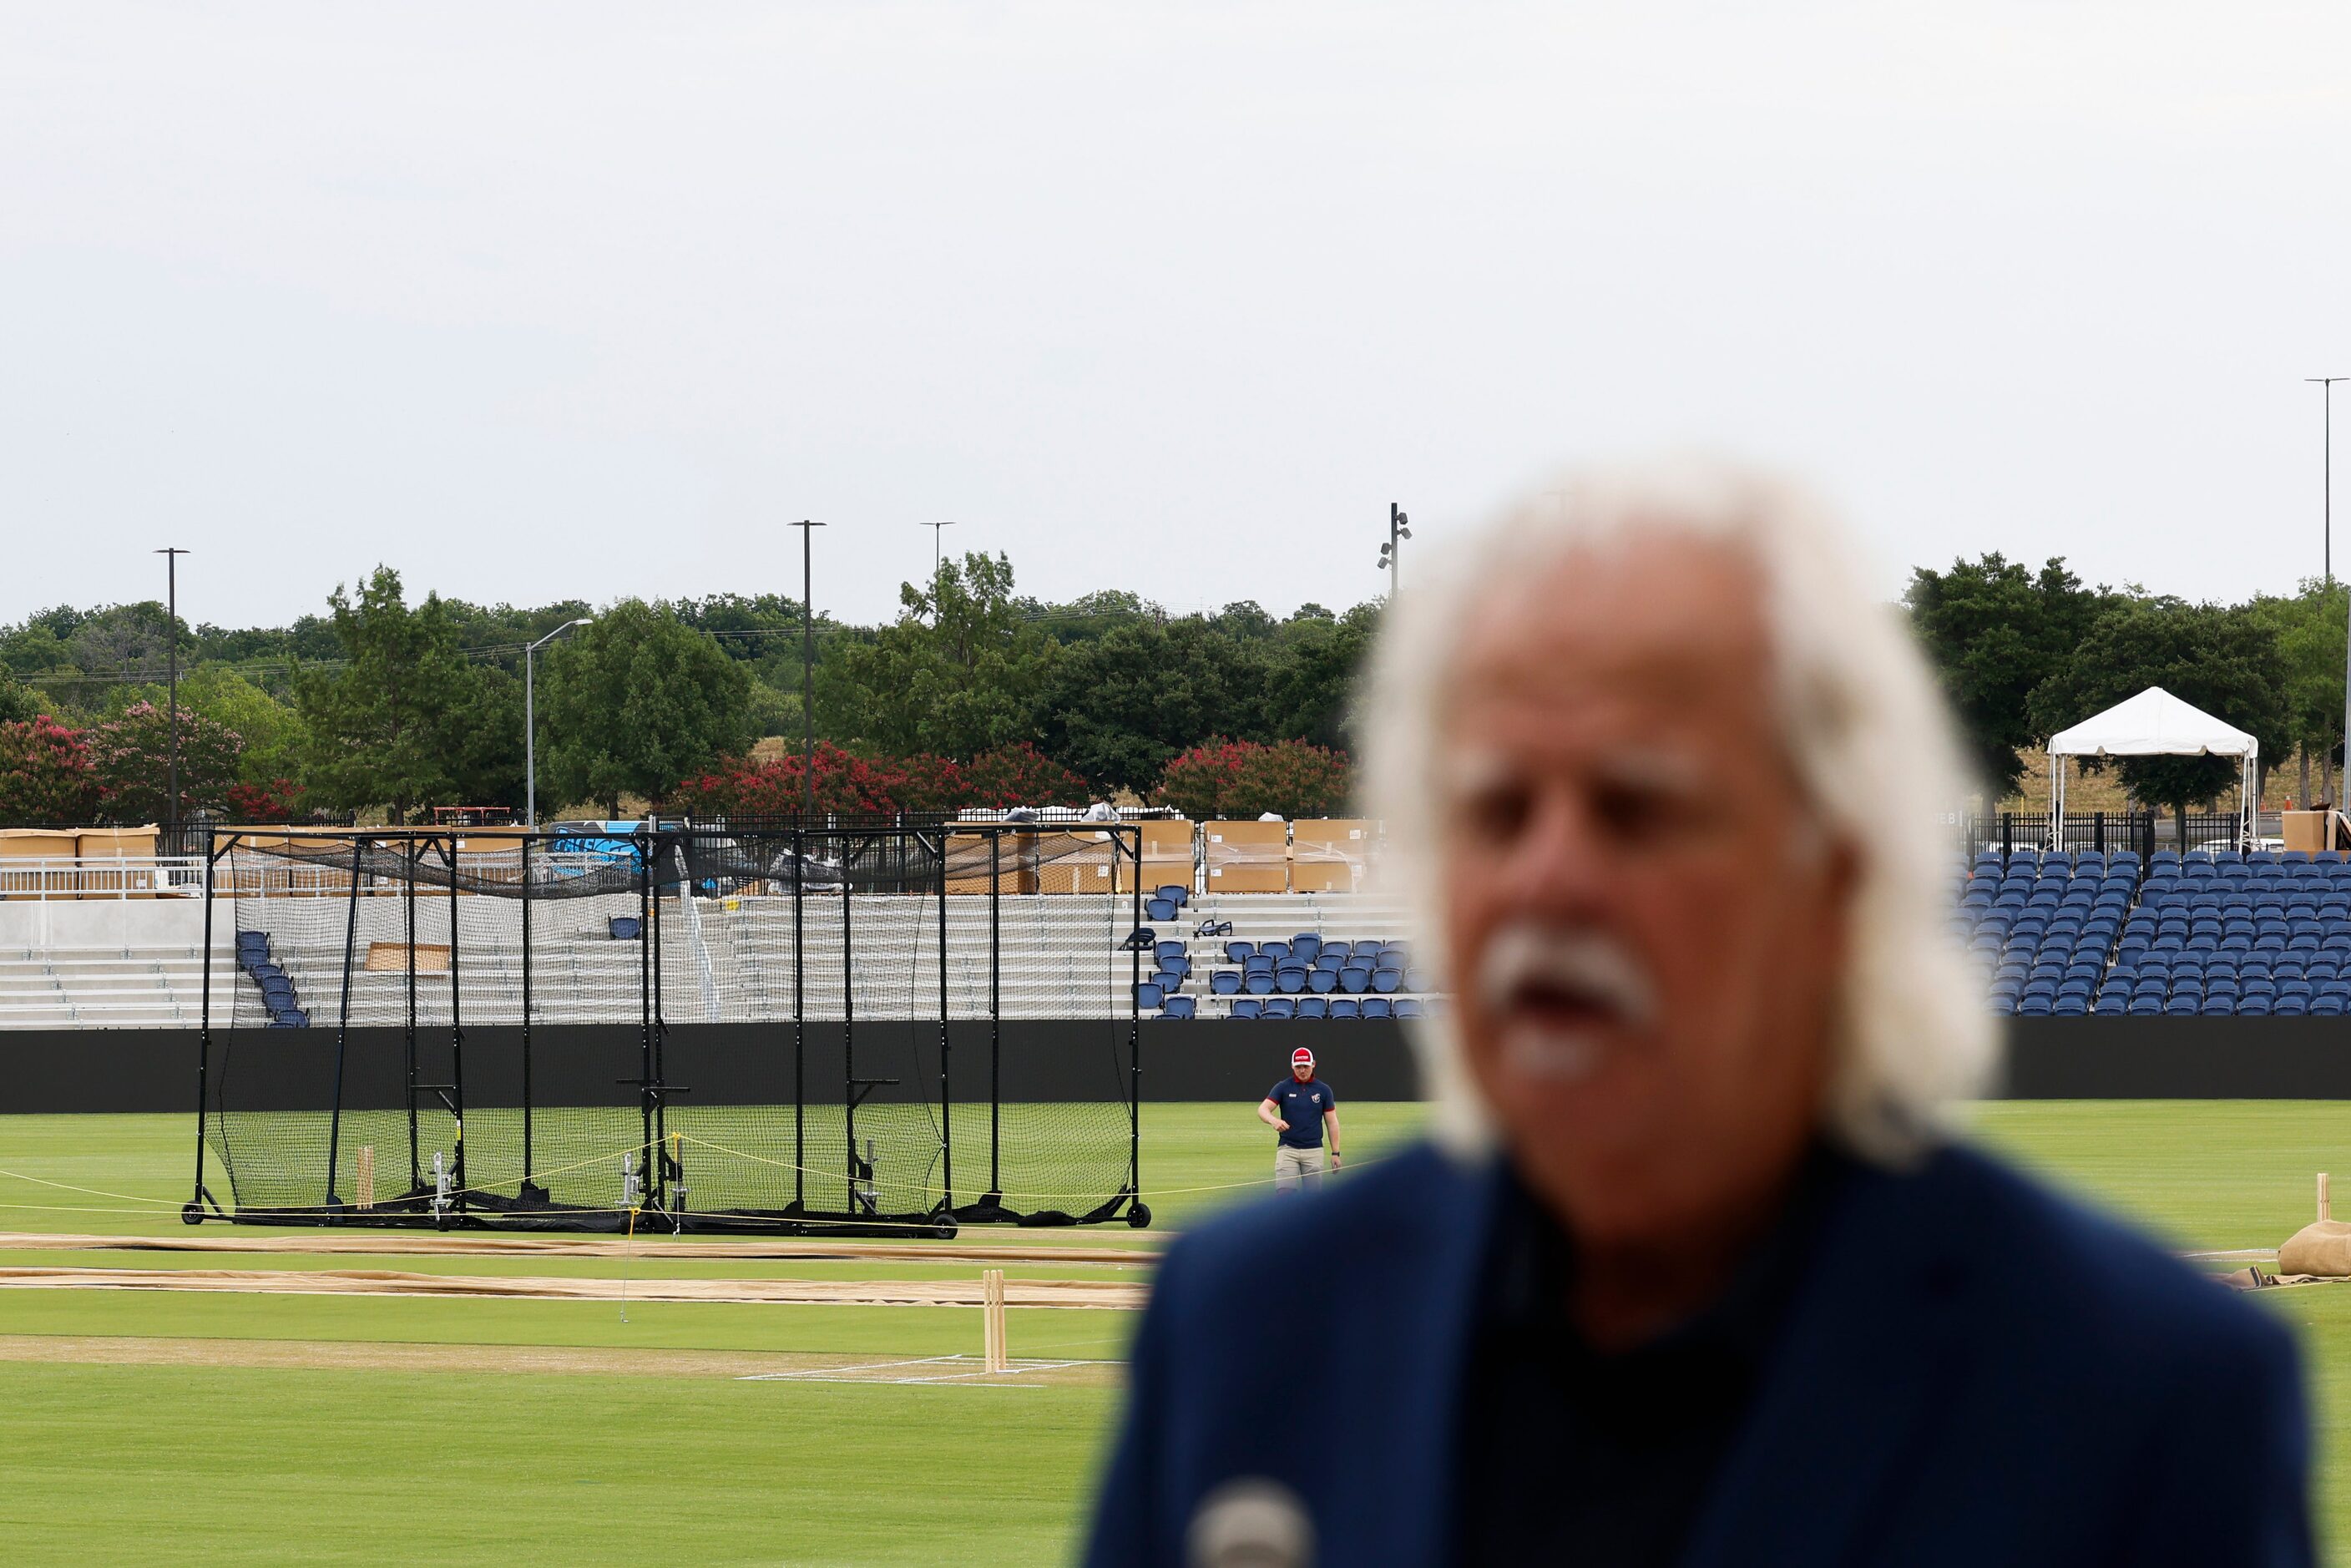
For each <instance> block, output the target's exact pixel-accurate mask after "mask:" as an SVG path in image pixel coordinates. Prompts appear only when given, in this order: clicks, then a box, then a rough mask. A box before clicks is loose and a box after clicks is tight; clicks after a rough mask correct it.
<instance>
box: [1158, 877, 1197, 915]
mask: <svg viewBox="0 0 2351 1568" xmlns="http://www.w3.org/2000/svg"><path fill="white" fill-rule="evenodd" d="M1151 896H1152V897H1154V898H1164V899H1165V900H1166V901H1167V902H1168V903H1170V904H1174V905H1175V907H1176V908H1178V909H1181V908H1183V907H1184V906H1185V905H1186V904H1189V903H1191V902H1192V890H1191V889H1190V888H1188V887H1186V886H1185V885H1184V884H1183V883H1180V882H1170V883H1162V884H1160V885H1159V886H1157V887H1155V888H1153V889H1152V890H1151Z"/></svg>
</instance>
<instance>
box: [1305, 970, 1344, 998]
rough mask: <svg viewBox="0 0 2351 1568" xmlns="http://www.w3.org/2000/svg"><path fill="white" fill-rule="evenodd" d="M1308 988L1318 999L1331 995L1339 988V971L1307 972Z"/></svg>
mask: <svg viewBox="0 0 2351 1568" xmlns="http://www.w3.org/2000/svg"><path fill="white" fill-rule="evenodd" d="M1306 988H1307V989H1308V990H1310V991H1312V992H1313V993H1314V994H1315V995H1316V996H1318V997H1321V996H1328V995H1330V994H1331V993H1332V991H1335V990H1337V989H1338V988H1339V971H1338V970H1336V969H1309V970H1308V971H1307V972H1306Z"/></svg>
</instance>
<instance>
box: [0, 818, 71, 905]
mask: <svg viewBox="0 0 2351 1568" xmlns="http://www.w3.org/2000/svg"><path fill="white" fill-rule="evenodd" d="M78 852H79V851H78V849H77V847H76V845H75V834H74V833H73V832H72V831H70V830H68V831H52V830H50V829H47V828H8V829H0V897H8V896H13V897H16V898H65V897H70V896H72V894H73V893H74V869H73V861H74V857H75V855H76V854H78ZM36 861H45V862H50V863H48V864H46V865H35V864H33V863H32V862H36ZM12 862H13V866H14V869H11V867H12Z"/></svg>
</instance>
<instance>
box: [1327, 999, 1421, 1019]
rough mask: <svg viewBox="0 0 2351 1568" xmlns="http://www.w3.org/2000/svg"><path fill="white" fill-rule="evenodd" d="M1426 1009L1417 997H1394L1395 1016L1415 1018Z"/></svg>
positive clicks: (1334, 1003)
mask: <svg viewBox="0 0 2351 1568" xmlns="http://www.w3.org/2000/svg"><path fill="white" fill-rule="evenodd" d="M1331 1005H1332V1007H1337V1006H1338V1005H1339V1004H1338V1003H1336V1002H1333V1003H1332V1004H1331ZM1426 1011H1427V1009H1426V1006H1425V1005H1424V1004H1423V1003H1422V1001H1421V999H1420V998H1418V997H1398V998H1396V1004H1395V1016H1396V1017H1398V1018H1400V1019H1416V1018H1419V1017H1421V1016H1423V1015H1424V1014H1425V1013H1426Z"/></svg>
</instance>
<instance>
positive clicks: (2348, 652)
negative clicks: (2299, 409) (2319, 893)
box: [2302, 376, 2351, 841]
mask: <svg viewBox="0 0 2351 1568" xmlns="http://www.w3.org/2000/svg"><path fill="white" fill-rule="evenodd" d="M2302 379H2303V380H2304V381H2305V382H2315V383H2317V386H2318V389H2319V393H2320V400H2319V416H2318V417H2319V426H2318V428H2319V431H2320V438H2319V439H2320V443H2321V444H2320V448H2319V450H2320V453H2321V455H2320V458H2319V470H2318V471H2319V476H2320V490H2319V497H2320V500H2319V505H2320V507H2322V508H2323V510H2322V513H2321V515H2322V516H2323V517H2324V518H2325V528H2326V553H2325V563H2326V584H2327V586H2328V587H2330V588H2332V587H2333V586H2334V585H2335V382H2342V381H2351V376H2304V377H2303V378H2302ZM2345 625H2346V631H2351V612H2346V622H2345ZM2343 734H2344V736H2345V742H2344V752H2343V755H2344V768H2343V773H2342V774H2341V775H2340V777H2341V778H2342V779H2351V642H2346V644H2345V646H2344V653H2343ZM2336 788H2337V790H2338V792H2341V791H2343V790H2345V789H2346V785H2344V784H2340V783H2338V785H2337V786H2336ZM2330 841H2331V840H2330Z"/></svg>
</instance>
